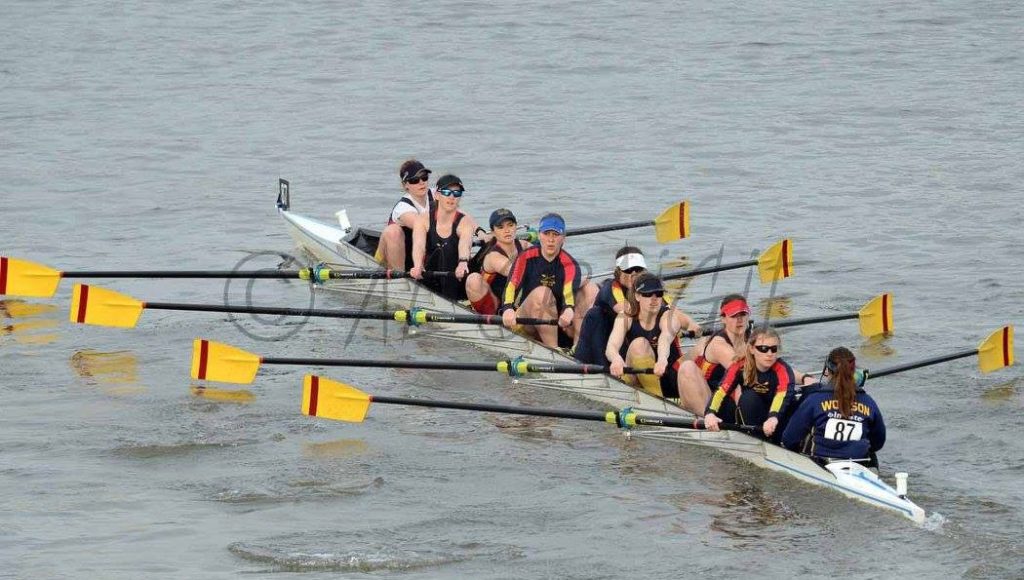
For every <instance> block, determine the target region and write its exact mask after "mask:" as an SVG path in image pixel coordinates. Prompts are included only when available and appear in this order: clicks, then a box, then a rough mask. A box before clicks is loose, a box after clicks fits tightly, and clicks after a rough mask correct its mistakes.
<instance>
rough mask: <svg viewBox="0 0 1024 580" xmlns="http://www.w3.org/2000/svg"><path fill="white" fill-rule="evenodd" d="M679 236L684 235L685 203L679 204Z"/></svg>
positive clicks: (682, 236) (683, 236)
mask: <svg viewBox="0 0 1024 580" xmlns="http://www.w3.org/2000/svg"><path fill="white" fill-rule="evenodd" d="M679 237H680V238H685V237H686V204H685V203H681V204H679Z"/></svg>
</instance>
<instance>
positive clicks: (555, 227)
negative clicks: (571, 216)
mask: <svg viewBox="0 0 1024 580" xmlns="http://www.w3.org/2000/svg"><path fill="white" fill-rule="evenodd" d="M537 231H538V232H541V233H543V232H557V233H559V234H565V220H564V219H562V216H560V215H558V214H557V213H549V214H546V215H545V216H544V217H542V218H540V226H538V227H537Z"/></svg>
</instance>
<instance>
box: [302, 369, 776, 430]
mask: <svg viewBox="0 0 1024 580" xmlns="http://www.w3.org/2000/svg"><path fill="white" fill-rule="evenodd" d="M370 403H381V404H384V405H406V406H414V407H432V408H438V409H460V410H463V411H480V412H484V413H505V414H509V415H531V416H534V417H557V418H560V419H578V420H581V421H597V422H601V423H611V424H612V425H617V426H619V427H635V426H637V425H646V426H651V427H678V428H682V429H704V421H703V419H682V418H680V417H662V416H655V415H640V414H638V413H636V412H635V411H633V410H631V409H628V408H627V409H623V410H621V411H607V412H602V411H574V410H566V409H544V408H539V407H514V406H510V405H491V404H486V403H460V402H456V401H435V400H431V399H409V398H400V397H382V396H378V395H370V394H369V393H364V392H363V391H360V390H359V389H357V388H355V387H353V386H351V385H347V384H345V383H342V382H340V381H334V380H331V379H328V378H326V377H321V376H317V375H306V376H305V378H304V379H303V381H302V413H303V414H304V415H309V416H310V417H322V418H324V419H334V420H336V421H347V422H349V423H361V422H362V421H363V420H364V419H366V413H367V411H369V409H370ZM719 427H720V428H721V429H723V430H726V431H742V432H744V433H751V434H756V433H760V432H761V429H760V428H759V427H755V426H751V425H736V424H734V423H722V424H720V425H719Z"/></svg>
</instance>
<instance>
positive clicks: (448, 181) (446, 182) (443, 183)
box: [437, 173, 466, 191]
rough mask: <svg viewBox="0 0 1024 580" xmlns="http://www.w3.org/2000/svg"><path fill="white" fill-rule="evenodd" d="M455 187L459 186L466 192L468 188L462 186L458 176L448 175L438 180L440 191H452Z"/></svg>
mask: <svg viewBox="0 0 1024 580" xmlns="http://www.w3.org/2000/svg"><path fill="white" fill-rule="evenodd" d="M453 185H458V186H459V188H460V189H462V191H466V186H465V185H462V180H461V179H459V176H458V175H452V174H451V173H449V174H447V175H442V176H441V177H440V178H438V180H437V188H438V189H451V187H452V186H453Z"/></svg>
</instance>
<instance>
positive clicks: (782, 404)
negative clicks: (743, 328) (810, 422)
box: [704, 326, 796, 438]
mask: <svg viewBox="0 0 1024 580" xmlns="http://www.w3.org/2000/svg"><path fill="white" fill-rule="evenodd" d="M780 346H781V341H780V340H779V334H778V333H777V332H775V330H774V329H772V328H770V327H767V326H762V327H758V328H755V329H754V331H753V332H751V333H750V339H749V340H748V341H747V352H746V354H745V355H744V357H743V358H741V359H740V360H738V361H736V362H735V363H733V364H732V366H730V367H729V370H727V371H726V373H725V376H724V377H723V378H722V382H721V383H719V385H718V389H717V390H715V394H714V396H713V397H711V402H710V403H709V404H708V409H707V414H705V415H704V425H705V426H706V427H707V429H708V431H718V425H719V424H720V423H721V422H722V419H721V418H722V417H725V418H726V419H727V420H729V421H730V422H735V423H739V424H741V425H754V426H758V427H761V431H762V432H764V436H765V437H766V438H770V437H771V436H772V435H773V434H774V433H775V430H776V429H777V428H778V426H779V417H780V416H782V414H783V413H784V412H785V411H786V407H787V406H788V405H789V404H791V403H792V400H793V396H794V393H795V392H796V391H795V389H794V384H795V383H796V373H794V372H793V369H792V368H790V366H789V364H787V363H786V361H784V360H782V359H781V358H779V347H780Z"/></svg>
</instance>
